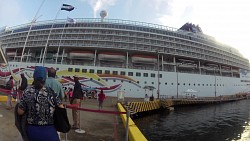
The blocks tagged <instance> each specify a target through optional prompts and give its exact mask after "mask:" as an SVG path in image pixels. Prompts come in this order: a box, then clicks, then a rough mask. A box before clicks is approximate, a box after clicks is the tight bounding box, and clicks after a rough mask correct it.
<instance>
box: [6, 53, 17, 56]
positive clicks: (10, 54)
mask: <svg viewBox="0 0 250 141" xmlns="http://www.w3.org/2000/svg"><path fill="white" fill-rule="evenodd" d="M6 55H7V56H16V52H7V53H6Z"/></svg>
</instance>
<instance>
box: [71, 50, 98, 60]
mask: <svg viewBox="0 0 250 141" xmlns="http://www.w3.org/2000/svg"><path fill="white" fill-rule="evenodd" d="M94 57H95V54H94V53H93V52H91V51H71V52H70V53H69V58H75V59H82V58H83V59H93V58H94Z"/></svg>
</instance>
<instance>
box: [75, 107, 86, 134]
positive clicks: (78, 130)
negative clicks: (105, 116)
mask: <svg viewBox="0 0 250 141" xmlns="http://www.w3.org/2000/svg"><path fill="white" fill-rule="evenodd" d="M81 105H82V102H81V103H80V105H79V108H81ZM79 119H80V121H79V124H80V127H79V129H76V130H75V132H76V133H80V134H83V133H85V130H82V129H81V112H79Z"/></svg>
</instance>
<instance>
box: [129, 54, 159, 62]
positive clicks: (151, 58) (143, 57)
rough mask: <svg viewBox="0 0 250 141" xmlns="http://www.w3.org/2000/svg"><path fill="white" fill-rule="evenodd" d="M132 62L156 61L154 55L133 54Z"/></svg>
mask: <svg viewBox="0 0 250 141" xmlns="http://www.w3.org/2000/svg"><path fill="white" fill-rule="evenodd" d="M132 62H133V63H157V57H155V56H146V55H133V56H132Z"/></svg>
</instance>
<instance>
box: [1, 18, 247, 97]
mask: <svg viewBox="0 0 250 141" xmlns="http://www.w3.org/2000/svg"><path fill="white" fill-rule="evenodd" d="M76 21H77V22H76V23H68V22H66V19H60V20H53V21H41V22H33V23H28V24H23V25H19V26H15V27H6V28H2V29H1V30H0V46H1V48H2V50H3V51H4V53H5V54H6V57H7V60H8V63H7V65H1V71H0V79H2V80H5V79H6V78H8V77H10V76H11V75H12V76H14V77H15V78H16V79H19V78H20V74H21V73H24V74H25V76H26V77H27V78H28V80H29V83H31V82H32V76H33V71H34V68H35V67H36V66H45V67H47V68H51V67H53V68H55V69H56V70H57V79H58V81H60V82H61V83H62V85H63V86H64V87H73V85H74V81H73V76H74V75H78V76H79V78H80V82H81V84H82V87H83V89H95V90H97V91H99V90H101V89H102V90H104V92H105V93H106V95H107V96H117V94H118V93H121V92H122V93H124V94H125V97H137V98H142V97H144V96H145V94H148V95H149V96H151V95H153V96H154V97H155V98H157V97H159V96H161V95H167V96H171V97H183V96H195V97H219V96H224V95H235V94H238V93H245V92H249V91H250V75H249V70H250V69H249V60H248V59H246V58H244V57H243V56H242V54H240V53H239V51H238V50H237V49H235V48H233V47H230V46H228V45H226V44H222V43H220V42H218V41H216V39H215V38H213V37H211V36H209V35H206V34H204V33H203V32H202V30H201V28H200V27H199V26H198V25H194V24H192V23H186V24H184V25H183V26H182V27H180V28H172V27H167V26H162V25H158V24H151V23H145V22H139V21H130V20H121V19H103V18H83V19H76Z"/></svg>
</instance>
